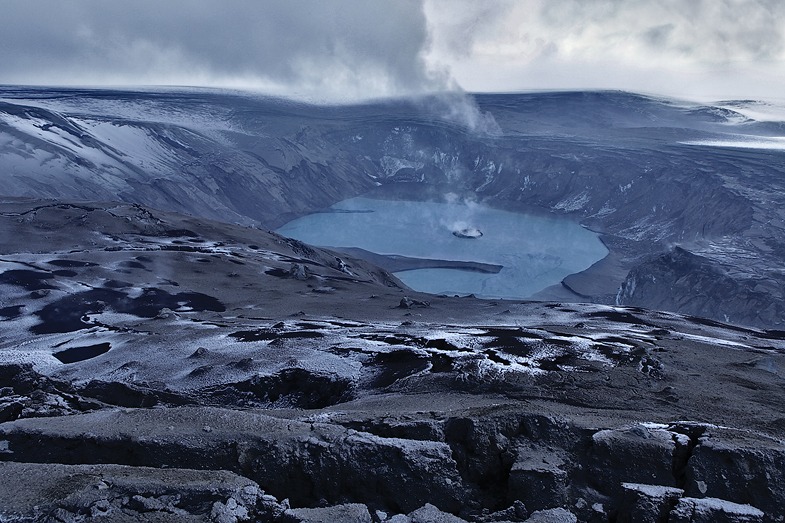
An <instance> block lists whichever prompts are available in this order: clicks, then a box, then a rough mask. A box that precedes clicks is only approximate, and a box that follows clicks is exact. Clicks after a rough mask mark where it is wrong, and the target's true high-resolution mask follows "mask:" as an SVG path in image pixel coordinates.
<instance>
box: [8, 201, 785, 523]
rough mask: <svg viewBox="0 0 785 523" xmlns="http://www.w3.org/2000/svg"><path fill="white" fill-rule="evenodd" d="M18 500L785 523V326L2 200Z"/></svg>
mask: <svg viewBox="0 0 785 523" xmlns="http://www.w3.org/2000/svg"><path fill="white" fill-rule="evenodd" d="M0 271H1V272H0V318H2V319H0V327H1V329H0V459H1V460H2V462H0V476H1V477H2V480H1V481H0V521H63V522H71V521H93V520H95V521H219V522H236V521H276V522H278V521H280V522H288V521H293V522H300V521H302V522H306V521H308V522H310V521H347V522H349V521H351V522H355V521H356V522H371V521H373V522H381V521H390V522H396V523H404V522H460V521H468V522H492V521H494V522H498V521H517V522H522V521H531V522H571V521H586V522H590V521H591V522H594V521H615V522H624V521H630V522H649V521H651V522H660V521H670V522H722V521H729V522H778V521H784V520H785V509H783V507H785V486H784V485H785V444H784V443H783V436H784V435H785V416H783V414H782V405H783V404H784V400H785V392H784V391H785V389H783V380H784V379H785V375H784V374H783V373H784V372H785V370H783V369H785V332H780V331H772V330H761V329H751V328H744V327H739V326H734V325H727V324H722V323H718V322H716V321H712V320H706V319H702V318H698V317H691V316H683V315H677V314H671V313H661V312H653V311H647V310H644V309H638V308H633V307H609V306H602V305H579V304H560V303H533V302H506V301H505V302H502V301H498V302H494V301H485V300H477V299H473V298H448V297H436V296H427V295H421V294H418V293H414V292H412V291H410V290H409V289H405V288H404V287H403V286H402V285H401V284H400V283H399V282H398V281H397V280H396V279H395V278H394V277H392V276H391V275H389V274H388V273H385V272H384V271H381V270H379V269H376V268H375V267H373V266H371V265H369V264H367V263H365V262H360V261H357V260H355V259H352V258H350V257H348V256H346V255H343V254H336V253H332V252H329V251H324V250H320V249H313V248H311V247H308V246H306V245H303V244H300V243H298V242H294V241H292V240H288V239H286V238H282V237H280V236H277V235H274V234H271V233H267V232H264V231H260V230H257V229H253V228H241V227H234V226H229V225H224V224H220V223H216V222H207V221H204V220H196V219H194V218H186V217H182V216H178V215H174V214H167V213H162V212H158V211H152V210H149V209H146V208H143V207H140V206H134V205H126V204H122V205H121V204H97V203H89V204H88V203H74V202H70V203H68V202H54V201H27V200H18V199H13V200H11V199H7V200H4V201H3V202H2V203H1V204H0Z"/></svg>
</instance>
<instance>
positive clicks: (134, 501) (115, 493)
mask: <svg viewBox="0 0 785 523" xmlns="http://www.w3.org/2000/svg"><path fill="white" fill-rule="evenodd" d="M0 481H2V484H3V488H2V489H0V521H69V522H70V521H74V522H76V521H92V520H93V518H95V520H98V521H129V522H130V521H147V522H150V523H152V522H161V523H163V522H167V521H169V522H172V521H192V522H205V523H207V522H214V523H215V522H220V523H237V522H238V521H247V520H249V519H256V518H258V520H262V521H268V520H270V519H272V517H274V516H275V514H276V509H280V510H279V511H281V512H282V510H283V507H280V505H278V504H277V502H275V501H274V499H273V498H271V497H270V496H266V495H265V494H264V493H263V492H262V491H261V490H260V489H259V487H258V486H257V485H256V484H255V483H254V482H252V481H250V480H248V479H245V478H242V477H240V476H237V475H235V474H232V473H229V472H225V471H196V470H182V469H155V468H143V467H124V466H118V465H57V464H37V463H0ZM47 516H48V517H47Z"/></svg>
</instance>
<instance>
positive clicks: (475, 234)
mask: <svg viewBox="0 0 785 523" xmlns="http://www.w3.org/2000/svg"><path fill="white" fill-rule="evenodd" d="M452 233H453V235H455V236H457V237H458V238H479V237H480V236H482V231H481V230H480V229H478V228H476V227H468V228H466V229H460V230H458V231H452Z"/></svg>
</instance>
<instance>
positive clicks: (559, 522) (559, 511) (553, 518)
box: [526, 508, 578, 523]
mask: <svg viewBox="0 0 785 523" xmlns="http://www.w3.org/2000/svg"><path fill="white" fill-rule="evenodd" d="M577 521H578V518H577V517H575V514H573V513H572V512H570V511H568V510H566V509H563V508H551V509H548V510H540V511H538V512H535V513H533V514H532V515H531V516H530V517H529V519H527V520H526V523H577Z"/></svg>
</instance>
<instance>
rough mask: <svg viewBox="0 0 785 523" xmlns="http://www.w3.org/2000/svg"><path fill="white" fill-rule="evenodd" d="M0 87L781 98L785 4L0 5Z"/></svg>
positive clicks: (504, 0) (436, 0)
mask: <svg viewBox="0 0 785 523" xmlns="http://www.w3.org/2000/svg"><path fill="white" fill-rule="evenodd" d="M3 15H4V20H5V22H6V23H5V25H4V27H5V29H4V31H3V32H2V33H0V48H2V49H3V60H2V61H0V83H2V84H14V85H44V86H95V87H98V86H130V85H134V86H202V87H206V88H210V87H212V88H225V89H238V90H251V91H257V92H262V93H265V94H267V95H270V96H279V97H287V98H292V99H309V100H319V101H320V102H322V103H331V102H336V101H337V102H340V103H347V102H350V101H357V100H369V99H384V98H399V97H404V96H409V95H418V94H424V93H433V92H441V91H465V92H469V93H520V92H542V91H588V90H621V91H625V92H635V93H651V94H652V95H653V96H665V97H673V98H678V99H682V100H696V101H708V100H739V99H741V100H746V99H756V100H781V99H783V94H782V93H785V26H783V25H782V24H781V23H779V21H781V20H784V19H785V2H782V1H780V0H734V1H733V2H716V1H714V0H695V1H690V2H685V1H683V0H649V1H643V0H629V1H625V2H618V1H615V0H593V1H591V2H588V1H582V0H488V1H485V2H474V1H471V0H398V1H396V2H384V1H379V0H375V1H374V0H324V1H322V2H310V1H308V0H287V1H286V2H280V1H276V0H236V1H233V2H230V3H229V4H226V3H221V2H218V1H217V0H168V1H167V2H165V3H161V2H159V1H157V0H138V1H136V2H133V3H127V2H117V1H109V2H107V1H103V0H70V1H68V2H62V1H59V0H36V1H35V2H30V1H29V0H7V1H6V2H5V3H4V11H3Z"/></svg>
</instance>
